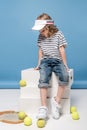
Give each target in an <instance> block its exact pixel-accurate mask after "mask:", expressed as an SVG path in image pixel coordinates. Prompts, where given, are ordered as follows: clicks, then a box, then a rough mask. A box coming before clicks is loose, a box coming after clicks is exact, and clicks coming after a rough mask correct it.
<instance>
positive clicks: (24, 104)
mask: <svg viewBox="0 0 87 130" xmlns="http://www.w3.org/2000/svg"><path fill="white" fill-rule="evenodd" d="M39 77H40V74H39V71H38V70H34V68H29V69H25V70H22V71H21V80H26V83H27V85H26V86H25V87H20V110H22V111H25V112H27V113H30V114H34V113H37V112H38V108H39V107H40V106H41V102H40V91H39V88H38V83H39ZM72 83H73V69H70V70H69V84H68V86H67V87H66V89H65V92H64V95H63V97H62V100H61V104H62V112H63V114H69V113H70V89H71V85H72ZM50 86H51V87H50V88H49V89H48V96H47V103H48V108H49V113H50V112H51V107H50V99H51V97H54V96H56V93H57V89H58V79H57V77H56V75H55V73H54V72H52V77H51V80H50Z"/></svg>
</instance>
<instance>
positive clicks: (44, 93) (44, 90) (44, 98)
mask: <svg viewBox="0 0 87 130" xmlns="http://www.w3.org/2000/svg"><path fill="white" fill-rule="evenodd" d="M40 97H41V106H47V88H40Z"/></svg>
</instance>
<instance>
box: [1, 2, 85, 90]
mask: <svg viewBox="0 0 87 130" xmlns="http://www.w3.org/2000/svg"><path fill="white" fill-rule="evenodd" d="M43 12H46V13H48V14H49V15H51V17H52V18H53V19H54V21H55V24H56V25H57V26H58V28H59V29H60V30H62V32H63V33H64V35H65V37H66V39H67V42H68V47H67V49H66V52H67V60H68V65H69V67H70V68H73V69H74V84H73V86H72V88H87V58H86V57H87V56H86V55H87V1H86V0H80V1H79V0H43V1H42V0H13V1H12V0H0V88H19V84H18V83H19V80H20V78H21V70H24V69H27V68H30V67H34V66H36V65H37V50H38V49H37V45H36V41H37V36H38V32H36V31H32V30H31V28H32V26H33V24H34V20H35V18H36V17H37V16H38V15H39V14H41V13H43Z"/></svg>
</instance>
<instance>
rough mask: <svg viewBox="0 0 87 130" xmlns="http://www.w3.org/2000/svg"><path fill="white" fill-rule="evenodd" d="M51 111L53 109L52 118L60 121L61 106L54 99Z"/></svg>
mask: <svg viewBox="0 0 87 130" xmlns="http://www.w3.org/2000/svg"><path fill="white" fill-rule="evenodd" d="M51 109H52V117H53V118H54V119H59V118H60V113H61V105H60V104H58V103H57V102H56V101H55V99H54V98H52V99H51Z"/></svg>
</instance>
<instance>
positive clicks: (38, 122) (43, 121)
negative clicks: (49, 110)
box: [37, 119, 46, 128]
mask: <svg viewBox="0 0 87 130" xmlns="http://www.w3.org/2000/svg"><path fill="white" fill-rule="evenodd" d="M45 124H46V122H45V120H44V119H39V120H37V126H38V127H39V128H43V127H44V126H45Z"/></svg>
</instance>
